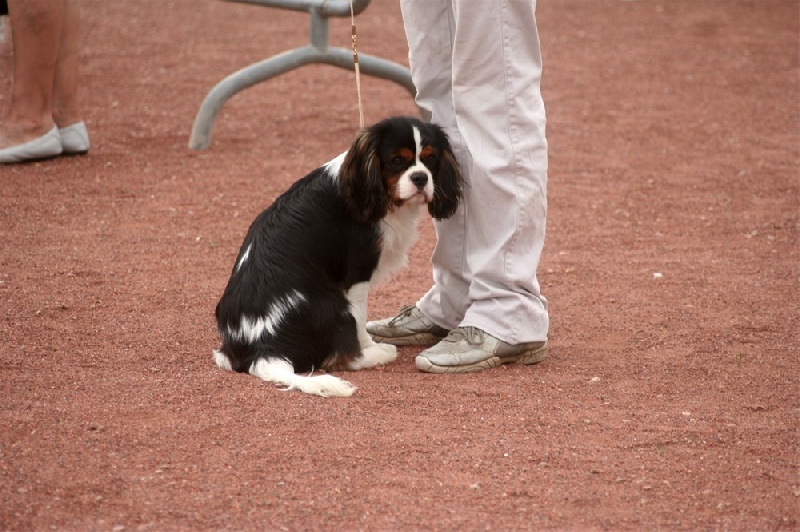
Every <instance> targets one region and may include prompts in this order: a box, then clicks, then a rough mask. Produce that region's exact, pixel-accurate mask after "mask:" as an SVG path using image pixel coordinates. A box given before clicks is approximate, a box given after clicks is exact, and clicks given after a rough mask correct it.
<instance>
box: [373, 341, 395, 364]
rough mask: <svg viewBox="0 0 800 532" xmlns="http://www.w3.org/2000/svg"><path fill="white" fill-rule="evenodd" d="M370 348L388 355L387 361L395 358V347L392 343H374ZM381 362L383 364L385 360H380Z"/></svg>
mask: <svg viewBox="0 0 800 532" xmlns="http://www.w3.org/2000/svg"><path fill="white" fill-rule="evenodd" d="M372 348H373V349H375V350H376V351H380V352H383V353H385V355H386V356H387V357H389V362H394V361H395V359H397V347H395V346H393V345H392V344H375V345H373V346H372ZM381 364H385V362H381Z"/></svg>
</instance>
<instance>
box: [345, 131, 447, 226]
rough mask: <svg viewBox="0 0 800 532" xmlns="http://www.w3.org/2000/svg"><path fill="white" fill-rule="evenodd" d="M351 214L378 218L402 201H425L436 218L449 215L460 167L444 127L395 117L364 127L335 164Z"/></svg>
mask: <svg viewBox="0 0 800 532" xmlns="http://www.w3.org/2000/svg"><path fill="white" fill-rule="evenodd" d="M339 187H340V188H339V190H340V192H341V194H342V197H343V198H344V199H345V201H346V202H347V206H348V209H349V211H350V214H351V215H352V216H353V217H354V218H356V219H357V220H360V221H363V222H370V223H372V222H377V221H379V220H381V219H382V218H384V217H385V216H386V215H387V214H388V213H389V212H390V211H391V210H393V209H396V208H399V207H401V206H403V205H406V204H412V203H426V204H427V205H428V212H430V214H431V216H432V217H433V218H435V219H437V220H440V219H444V218H449V217H450V216H452V215H453V214H454V213H455V211H456V208H457V207H458V203H459V201H461V195H462V180H461V172H460V170H459V167H458V163H457V162H456V159H455V156H454V155H453V151H452V148H451V147H450V141H449V140H448V139H447V135H446V134H445V133H444V131H442V129H441V128H440V127H439V126H437V125H435V124H429V123H426V122H422V121H421V120H418V119H416V118H410V117H394V118H387V119H385V120H383V121H381V122H378V123H377V124H375V125H374V126H371V127H369V128H366V129H364V130H362V131H361V132H360V133H359V135H358V137H357V138H356V140H355V141H354V142H353V145H352V146H351V147H350V150H348V152H347V154H346V155H345V158H344V161H343V162H342V165H341V167H340V168H339Z"/></svg>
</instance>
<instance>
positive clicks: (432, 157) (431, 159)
mask: <svg viewBox="0 0 800 532" xmlns="http://www.w3.org/2000/svg"><path fill="white" fill-rule="evenodd" d="M438 160H439V158H438V157H436V154H435V153H431V154H429V155H426V156H424V157H423V158H422V162H423V163H425V164H436V161H438Z"/></svg>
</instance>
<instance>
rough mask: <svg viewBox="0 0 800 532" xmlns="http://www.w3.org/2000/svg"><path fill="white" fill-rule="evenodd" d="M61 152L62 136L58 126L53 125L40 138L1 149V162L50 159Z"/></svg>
mask: <svg viewBox="0 0 800 532" xmlns="http://www.w3.org/2000/svg"><path fill="white" fill-rule="evenodd" d="M61 152H62V148H61V136H60V135H59V134H58V128H57V127H55V126H53V129H51V130H50V131H48V132H47V133H45V134H44V135H42V136H41V137H39V138H38V139H33V140H29V141H28V142H25V143H24V144H18V145H16V146H11V147H10V148H5V149H2V150H0V163H23V162H26V161H37V160H39V159H49V158H50V157H55V156H57V155H61Z"/></svg>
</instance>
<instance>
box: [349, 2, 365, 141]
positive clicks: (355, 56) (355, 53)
mask: <svg viewBox="0 0 800 532" xmlns="http://www.w3.org/2000/svg"><path fill="white" fill-rule="evenodd" d="M350 25H351V26H350V27H351V35H352V36H353V66H354V67H355V71H356V92H357V93H358V123H359V126H360V128H361V129H364V104H363V103H362V101H361V68H360V67H359V65H358V47H357V46H356V16H355V14H354V13H353V0H350Z"/></svg>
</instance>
